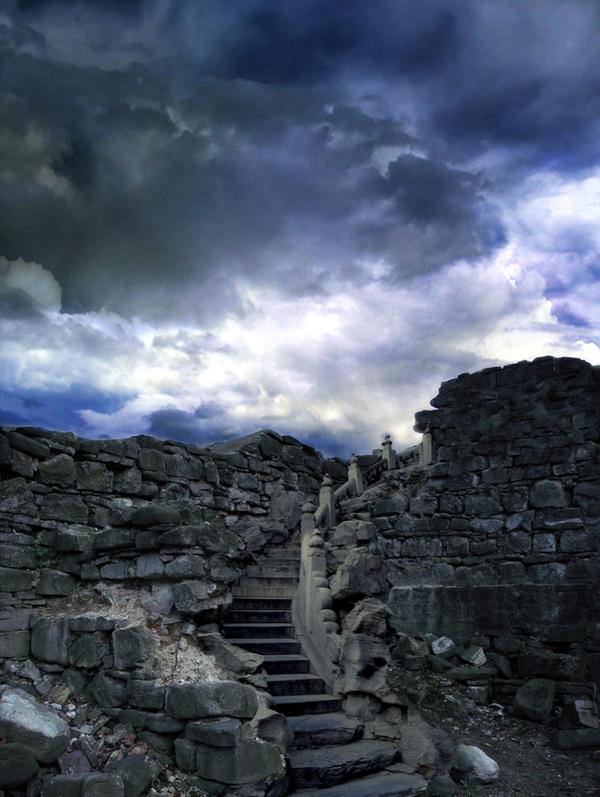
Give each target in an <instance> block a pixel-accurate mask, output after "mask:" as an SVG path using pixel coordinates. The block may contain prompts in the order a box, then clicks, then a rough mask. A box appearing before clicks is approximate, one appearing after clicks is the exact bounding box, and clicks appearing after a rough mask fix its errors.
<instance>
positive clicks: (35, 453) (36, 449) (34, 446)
mask: <svg viewBox="0 0 600 797" xmlns="http://www.w3.org/2000/svg"><path fill="white" fill-rule="evenodd" d="M8 442H9V444H10V446H11V448H16V449H17V451H22V452H23V453H24V454H31V456H32V457H39V458H41V459H45V458H46V457H49V456H50V449H49V448H48V446H47V445H46V444H45V443H41V442H40V441H39V440H34V439H32V438H31V437H28V436H26V435H24V434H21V433H20V432H14V431H12V432H9V433H8Z"/></svg>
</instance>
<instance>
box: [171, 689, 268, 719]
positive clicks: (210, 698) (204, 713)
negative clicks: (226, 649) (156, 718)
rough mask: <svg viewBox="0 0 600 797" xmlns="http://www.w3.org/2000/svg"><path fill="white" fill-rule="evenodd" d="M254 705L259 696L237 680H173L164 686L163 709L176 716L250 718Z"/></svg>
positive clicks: (188, 717) (254, 712)
mask: <svg viewBox="0 0 600 797" xmlns="http://www.w3.org/2000/svg"><path fill="white" fill-rule="evenodd" d="M257 708H258V698H257V696H256V692H255V691H254V689H253V688H252V687H251V686H247V685H245V684H240V683H237V682H236V681H210V682H205V683H190V684H172V685H171V686H168V687H167V697H166V710H167V712H168V713H169V714H171V716H173V717H176V718H178V719H200V718H203V717H239V718H240V719H251V718H252V717H253V716H254V715H255V714H256V710H257Z"/></svg>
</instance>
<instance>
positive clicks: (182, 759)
mask: <svg viewBox="0 0 600 797" xmlns="http://www.w3.org/2000/svg"><path fill="white" fill-rule="evenodd" d="M197 751H198V745H197V744H195V743H194V742H192V741H190V740H189V739H184V738H182V737H181V736H180V737H178V738H177V739H175V761H176V762H177V766H178V767H179V769H182V770H183V771H184V772H195V771H196V753H197Z"/></svg>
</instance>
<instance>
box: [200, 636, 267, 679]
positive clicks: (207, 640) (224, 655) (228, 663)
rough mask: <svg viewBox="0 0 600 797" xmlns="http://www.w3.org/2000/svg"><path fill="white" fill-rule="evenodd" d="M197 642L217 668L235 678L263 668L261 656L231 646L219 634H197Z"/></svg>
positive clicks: (251, 673)
mask: <svg viewBox="0 0 600 797" xmlns="http://www.w3.org/2000/svg"><path fill="white" fill-rule="evenodd" d="M197 642H198V646H199V647H200V649H201V650H202V651H203V652H204V653H208V654H209V655H211V656H214V657H215V660H216V662H217V664H218V665H219V667H221V668H222V669H224V670H227V671H228V672H230V673H233V674H234V675H236V676H240V675H253V674H255V673H257V672H258V671H259V670H260V669H261V668H262V666H263V663H264V657H263V656H261V655H260V654H259V653H251V652H250V651H249V650H244V649H243V648H240V647H238V646H237V645H232V644H231V643H230V642H228V641H227V640H226V639H224V638H223V637H222V636H221V634H218V633H212V634H198V636H197Z"/></svg>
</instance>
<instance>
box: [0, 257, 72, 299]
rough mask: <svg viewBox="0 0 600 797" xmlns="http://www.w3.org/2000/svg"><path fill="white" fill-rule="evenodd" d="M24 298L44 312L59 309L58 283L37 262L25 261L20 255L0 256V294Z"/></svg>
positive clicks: (49, 272) (60, 294)
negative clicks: (11, 258) (12, 256)
mask: <svg viewBox="0 0 600 797" xmlns="http://www.w3.org/2000/svg"><path fill="white" fill-rule="evenodd" d="M2 295H4V296H5V297H6V296H12V297H14V298H17V299H18V298H24V299H25V300H26V301H27V302H28V303H29V304H30V305H32V306H33V307H34V308H35V309H36V310H39V311H41V312H44V313H56V312H59V311H60V307H61V296H62V291H61V287H60V284H59V283H58V281H57V280H56V279H55V278H54V275H53V274H52V272H51V271H48V269H45V268H44V267H43V266H41V265H40V264H39V263H27V262H25V260H23V258H22V257H19V258H18V259H17V260H13V261H10V260H7V259H6V258H5V257H0V296H2Z"/></svg>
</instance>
